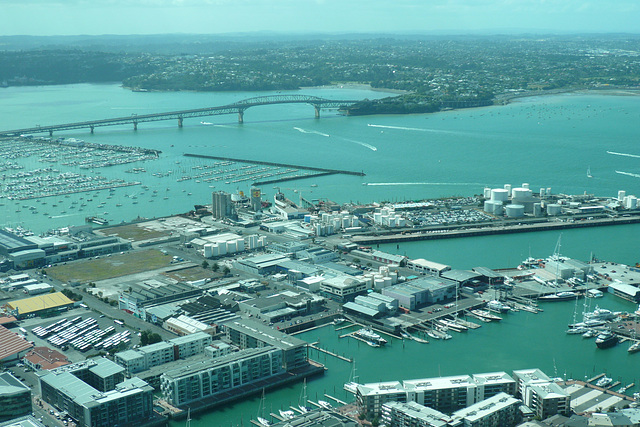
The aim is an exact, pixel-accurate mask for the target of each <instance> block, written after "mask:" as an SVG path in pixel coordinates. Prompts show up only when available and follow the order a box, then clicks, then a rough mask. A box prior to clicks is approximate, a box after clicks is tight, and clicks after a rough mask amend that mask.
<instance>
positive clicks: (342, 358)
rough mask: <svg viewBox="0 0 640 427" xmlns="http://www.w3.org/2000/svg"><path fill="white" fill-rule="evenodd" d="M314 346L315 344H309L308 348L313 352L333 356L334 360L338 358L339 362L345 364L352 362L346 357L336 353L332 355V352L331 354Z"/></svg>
mask: <svg viewBox="0 0 640 427" xmlns="http://www.w3.org/2000/svg"><path fill="white" fill-rule="evenodd" d="M315 344H317V343H313V344H309V347H311V348H312V349H314V350H318V351H319V352H321V353H325V354H328V355H329V356H333V357H336V358H338V359H340V360H344V361H345V362H349V363H352V362H353V359H349V358H347V357H344V356H340V355H339V354H336V353H333V352H331V351H329V350H325V349H324V348H321V347H318V346H316V345H315Z"/></svg>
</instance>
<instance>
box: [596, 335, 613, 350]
mask: <svg viewBox="0 0 640 427" xmlns="http://www.w3.org/2000/svg"><path fill="white" fill-rule="evenodd" d="M616 344H618V336H617V335H616V334H614V333H613V332H603V333H601V334H600V335H598V337H597V338H596V345H597V346H598V348H611V347H614V346H615V345H616Z"/></svg>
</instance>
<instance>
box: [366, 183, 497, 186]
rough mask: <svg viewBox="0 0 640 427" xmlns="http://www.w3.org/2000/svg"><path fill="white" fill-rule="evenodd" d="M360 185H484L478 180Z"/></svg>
mask: <svg viewBox="0 0 640 427" xmlns="http://www.w3.org/2000/svg"><path fill="white" fill-rule="evenodd" d="M362 185H379V186H392V185H464V186H467V185H485V184H482V183H480V182H367V183H366V184H362Z"/></svg>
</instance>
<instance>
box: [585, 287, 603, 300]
mask: <svg viewBox="0 0 640 427" xmlns="http://www.w3.org/2000/svg"><path fill="white" fill-rule="evenodd" d="M603 296H604V293H603V292H602V291H601V290H599V289H589V290H588V291H587V297H588V298H602V297H603Z"/></svg>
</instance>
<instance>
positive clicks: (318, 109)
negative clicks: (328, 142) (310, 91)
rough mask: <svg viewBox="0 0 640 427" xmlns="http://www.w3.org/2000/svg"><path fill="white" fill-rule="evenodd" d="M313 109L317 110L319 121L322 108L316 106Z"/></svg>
mask: <svg viewBox="0 0 640 427" xmlns="http://www.w3.org/2000/svg"><path fill="white" fill-rule="evenodd" d="M313 109H314V110H316V119H319V118H320V107H318V106H317V105H314V106H313Z"/></svg>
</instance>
